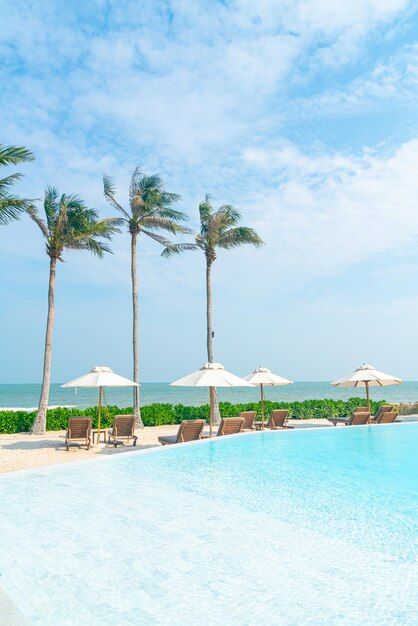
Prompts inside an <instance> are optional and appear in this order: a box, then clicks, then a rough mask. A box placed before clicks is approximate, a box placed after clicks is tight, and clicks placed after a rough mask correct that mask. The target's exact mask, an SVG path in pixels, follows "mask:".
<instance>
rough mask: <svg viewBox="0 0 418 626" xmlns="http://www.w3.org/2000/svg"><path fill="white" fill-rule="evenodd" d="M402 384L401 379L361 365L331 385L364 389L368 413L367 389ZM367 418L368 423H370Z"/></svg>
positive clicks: (369, 366)
mask: <svg viewBox="0 0 418 626" xmlns="http://www.w3.org/2000/svg"><path fill="white" fill-rule="evenodd" d="M401 383H403V380H402V378H398V377H397V376H392V375H391V374H384V373H383V372H379V370H377V369H375V368H374V367H373V365H367V363H363V365H360V367H358V368H357V369H356V370H354V372H353V373H352V374H347V376H344V377H343V378H339V379H338V380H334V382H333V383H331V385H333V386H334V387H366V399H367V410H368V411H370V397H369V387H386V386H387V385H399V384H401ZM370 421H371V420H370V418H369V423H370Z"/></svg>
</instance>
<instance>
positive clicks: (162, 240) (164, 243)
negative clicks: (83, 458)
mask: <svg viewBox="0 0 418 626" xmlns="http://www.w3.org/2000/svg"><path fill="white" fill-rule="evenodd" d="M141 233H144V235H147V236H148V237H151V239H154V241H158V243H160V244H161V245H162V246H165V247H168V246H171V241H169V240H168V239H166V238H165V237H161V235H157V233H152V232H151V231H149V230H145V229H144V228H142V229H141Z"/></svg>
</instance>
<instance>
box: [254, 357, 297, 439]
mask: <svg viewBox="0 0 418 626" xmlns="http://www.w3.org/2000/svg"><path fill="white" fill-rule="evenodd" d="M244 380H246V381H248V382H249V383H251V384H252V385H258V386H259V387H260V398H261V428H264V387H265V385H269V386H274V387H278V386H280V385H292V384H293V381H292V380H287V378H283V377H282V376H278V375H277V374H273V372H271V371H270V370H269V369H267V367H257V369H255V370H254V371H253V372H251V374H248V375H247V376H244Z"/></svg>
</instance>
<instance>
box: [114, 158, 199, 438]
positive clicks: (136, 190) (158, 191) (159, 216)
mask: <svg viewBox="0 0 418 626" xmlns="http://www.w3.org/2000/svg"><path fill="white" fill-rule="evenodd" d="M103 189H104V195H105V198H106V200H107V201H108V202H109V203H110V204H111V205H112V206H113V207H114V208H115V209H116V210H117V211H119V212H120V213H121V214H122V220H123V221H124V222H125V224H126V226H127V228H128V231H129V234H130V235H131V280H132V309H133V316H132V322H133V333H132V350H133V379H134V381H135V382H136V383H139V342H138V280H137V263H136V253H137V243H138V237H139V235H141V234H143V235H146V236H147V237H151V239H154V241H157V242H158V243H159V244H161V245H163V246H164V247H167V246H169V245H170V243H171V242H170V241H168V240H167V239H165V238H164V237H162V236H161V235H158V234H157V233H156V232H155V231H156V230H165V231H168V232H170V233H173V234H177V233H185V232H189V230H188V229H187V228H184V227H183V226H181V225H180V224H179V222H181V221H182V220H185V219H186V215H185V214H184V213H180V211H175V210H174V209H173V208H172V205H173V204H174V203H175V202H178V200H180V196H179V195H178V194H176V193H169V192H168V191H166V190H165V188H164V182H163V181H162V180H161V177H160V176H159V175H158V174H154V175H152V176H146V175H145V174H144V173H143V172H142V171H141V169H140V168H139V167H137V168H136V169H135V171H134V173H133V174H132V178H131V184H130V188H129V211H128V210H125V209H124V208H123V207H122V205H121V204H120V203H119V202H118V201H117V200H116V195H115V194H116V192H115V187H114V183H113V179H112V178H110V177H109V176H106V175H104V176H103ZM133 396H134V397H133V405H134V414H135V418H136V424H137V426H139V427H141V428H143V423H142V419H141V408H140V397H139V387H135V388H134V392H133Z"/></svg>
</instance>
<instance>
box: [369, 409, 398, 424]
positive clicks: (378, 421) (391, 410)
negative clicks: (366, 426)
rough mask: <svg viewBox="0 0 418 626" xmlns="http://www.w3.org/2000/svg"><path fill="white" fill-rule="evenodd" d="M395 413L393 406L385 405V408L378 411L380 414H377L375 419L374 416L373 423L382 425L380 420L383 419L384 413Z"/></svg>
mask: <svg viewBox="0 0 418 626" xmlns="http://www.w3.org/2000/svg"><path fill="white" fill-rule="evenodd" d="M390 412H393V407H392V405H391V404H385V405H383V406H381V407H380V409H379V410H378V412H377V413H376V415H375V416H374V417H373V416H372V418H371V419H372V422H375V423H376V424H380V423H381V422H380V420H381V419H382V415H383V413H390Z"/></svg>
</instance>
